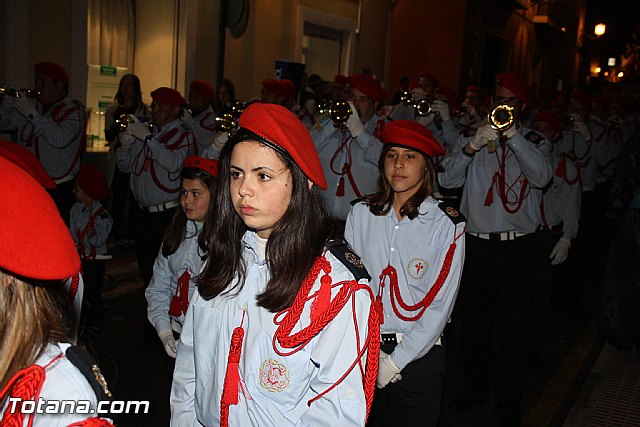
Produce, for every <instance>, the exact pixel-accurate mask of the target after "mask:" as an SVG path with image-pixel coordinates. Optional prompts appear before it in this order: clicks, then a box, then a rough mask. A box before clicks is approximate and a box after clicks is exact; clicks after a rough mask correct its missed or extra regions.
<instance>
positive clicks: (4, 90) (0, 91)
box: [0, 86, 40, 98]
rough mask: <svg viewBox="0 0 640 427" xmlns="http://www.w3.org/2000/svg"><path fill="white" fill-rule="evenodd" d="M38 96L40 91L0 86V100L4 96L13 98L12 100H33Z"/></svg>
mask: <svg viewBox="0 0 640 427" xmlns="http://www.w3.org/2000/svg"><path fill="white" fill-rule="evenodd" d="M39 94H40V91H38V90H35V89H26V88H22V87H9V86H0V98H2V97H4V96H5V95H7V96H13V97H14V98H19V97H21V96H26V97H27V98H35V97H36V96H38V95H39Z"/></svg>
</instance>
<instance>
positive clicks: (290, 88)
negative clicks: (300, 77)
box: [278, 79, 296, 97]
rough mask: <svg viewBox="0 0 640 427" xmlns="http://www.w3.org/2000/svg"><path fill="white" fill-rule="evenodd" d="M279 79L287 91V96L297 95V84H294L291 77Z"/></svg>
mask: <svg viewBox="0 0 640 427" xmlns="http://www.w3.org/2000/svg"><path fill="white" fill-rule="evenodd" d="M278 81H279V82H280V86H282V87H283V89H284V91H285V92H286V95H285V97H290V96H291V97H293V96H296V85H295V84H293V82H292V81H291V80H289V79H280V80H278Z"/></svg>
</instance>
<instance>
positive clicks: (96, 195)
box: [69, 164, 113, 337]
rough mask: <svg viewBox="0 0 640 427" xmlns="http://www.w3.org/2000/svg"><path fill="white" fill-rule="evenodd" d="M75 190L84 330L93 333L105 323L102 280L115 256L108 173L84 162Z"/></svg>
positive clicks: (71, 226)
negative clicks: (107, 205) (110, 248)
mask: <svg viewBox="0 0 640 427" xmlns="http://www.w3.org/2000/svg"><path fill="white" fill-rule="evenodd" d="M73 193H74V194H75V196H76V203H75V204H74V205H73V206H72V207H71V214H70V224H69V229H70V230H71V236H72V237H73V240H74V241H75V242H76V246H77V247H78V251H79V252H80V259H81V260H82V276H83V279H84V283H85V291H84V298H83V299H84V313H83V314H84V315H83V324H84V327H85V330H84V332H88V333H91V334H93V333H97V332H99V331H100V330H101V329H102V327H103V326H104V315H105V314H104V302H103V301H102V282H103V276H104V268H105V265H104V264H105V260H106V259H108V258H110V257H111V256H110V255H107V240H108V239H109V233H110V232H111V227H113V219H111V215H109V212H107V210H106V209H105V208H104V207H103V206H102V203H101V200H104V199H106V198H107V195H108V189H107V179H106V177H105V175H104V173H103V172H102V171H101V170H99V169H98V168H97V167H96V166H94V165H92V164H85V165H82V166H81V167H80V171H79V172H78V176H77V177H76V181H75V186H74V188H73ZM87 337H90V335H87Z"/></svg>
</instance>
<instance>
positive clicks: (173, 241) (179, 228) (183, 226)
mask: <svg viewBox="0 0 640 427" xmlns="http://www.w3.org/2000/svg"><path fill="white" fill-rule="evenodd" d="M181 178H182V179H199V180H200V181H201V182H202V184H204V185H205V186H206V187H207V188H208V189H209V193H210V195H211V196H210V198H209V208H208V210H207V218H206V219H205V221H204V227H206V225H207V223H208V222H209V219H210V218H211V216H210V215H209V214H210V213H211V212H212V211H213V209H214V207H215V203H216V179H215V177H213V176H212V175H211V174H209V173H207V172H205V171H203V170H202V169H198V168H184V169H182V174H181ZM187 221H188V219H187V216H186V215H185V214H184V211H183V210H182V208H179V209H176V212H175V214H174V215H173V219H172V220H171V225H169V227H167V230H166V231H165V233H164V239H163V240H162V256H164V257H165V258H166V257H168V256H169V255H172V254H174V253H175V251H177V250H178V248H179V247H180V244H181V243H182V241H183V240H184V239H185V238H186V237H187V236H186V234H187ZM204 227H203V229H204ZM204 234H205V233H204V232H201V233H200V236H199V237H198V246H199V247H200V249H201V250H202V253H203V254H206V251H207V243H206V239H205V237H204ZM203 258H204V255H203Z"/></svg>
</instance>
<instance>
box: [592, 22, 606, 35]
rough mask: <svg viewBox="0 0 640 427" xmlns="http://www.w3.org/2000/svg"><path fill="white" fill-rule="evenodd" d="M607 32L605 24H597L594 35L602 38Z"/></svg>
mask: <svg viewBox="0 0 640 427" xmlns="http://www.w3.org/2000/svg"><path fill="white" fill-rule="evenodd" d="M606 31H607V26H606V25H605V24H597V25H596V28H595V29H594V30H593V33H594V34H595V35H596V36H598V37H600V36H601V35H603V34H604V33H605V32H606Z"/></svg>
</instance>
